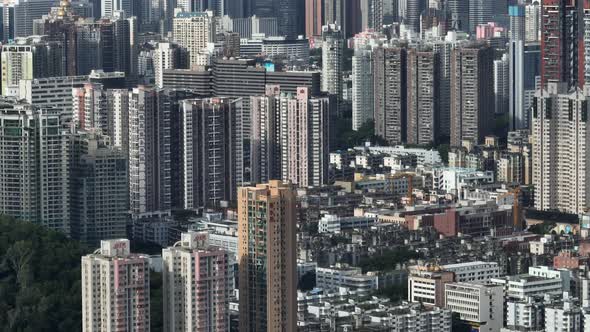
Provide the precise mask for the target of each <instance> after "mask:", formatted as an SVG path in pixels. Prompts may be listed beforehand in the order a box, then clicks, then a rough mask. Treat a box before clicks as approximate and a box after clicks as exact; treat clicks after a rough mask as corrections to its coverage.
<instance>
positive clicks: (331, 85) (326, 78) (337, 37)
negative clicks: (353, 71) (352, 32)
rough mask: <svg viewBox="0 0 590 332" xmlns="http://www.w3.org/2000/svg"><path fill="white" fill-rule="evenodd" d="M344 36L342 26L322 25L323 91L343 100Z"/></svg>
mask: <svg viewBox="0 0 590 332" xmlns="http://www.w3.org/2000/svg"><path fill="white" fill-rule="evenodd" d="M343 56H344V37H343V35H342V31H341V30H340V27H339V26H337V25H335V24H328V25H325V26H323V27H322V91H325V92H327V93H329V94H332V95H335V96H336V97H337V99H338V102H339V103H340V102H341V101H342V70H343V65H344V64H343Z"/></svg>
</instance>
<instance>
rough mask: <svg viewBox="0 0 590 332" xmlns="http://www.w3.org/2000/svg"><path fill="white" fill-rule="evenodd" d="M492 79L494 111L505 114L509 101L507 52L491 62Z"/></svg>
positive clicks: (508, 60) (508, 61) (508, 62)
mask: <svg viewBox="0 0 590 332" xmlns="http://www.w3.org/2000/svg"><path fill="white" fill-rule="evenodd" d="M493 66H494V68H493V80H494V87H493V89H494V113H495V114H506V113H508V110H509V101H510V59H509V57H508V54H503V55H502V57H501V58H500V59H496V60H494V63H493Z"/></svg>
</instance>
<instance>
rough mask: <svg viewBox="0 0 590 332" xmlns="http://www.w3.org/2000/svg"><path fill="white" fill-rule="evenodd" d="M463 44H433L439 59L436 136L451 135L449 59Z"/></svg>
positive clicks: (447, 42) (445, 42) (437, 42)
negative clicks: (454, 50)
mask: <svg viewBox="0 0 590 332" xmlns="http://www.w3.org/2000/svg"><path fill="white" fill-rule="evenodd" d="M463 43H465V41H463V40H455V41H452V40H450V41H449V40H444V41H435V42H433V43H432V44H431V45H432V49H433V50H434V51H435V52H436V53H437V54H438V57H439V65H440V66H439V74H440V75H439V77H440V79H439V102H438V108H439V112H438V123H439V125H438V129H437V131H438V135H440V136H444V137H450V135H451V57H452V54H453V49H455V48H456V47H459V46H460V45H461V44H463Z"/></svg>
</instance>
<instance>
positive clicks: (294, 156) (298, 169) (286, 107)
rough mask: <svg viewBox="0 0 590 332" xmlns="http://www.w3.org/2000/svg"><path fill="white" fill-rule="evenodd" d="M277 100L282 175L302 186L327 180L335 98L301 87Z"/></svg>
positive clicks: (313, 184) (323, 182)
mask: <svg viewBox="0 0 590 332" xmlns="http://www.w3.org/2000/svg"><path fill="white" fill-rule="evenodd" d="M280 102H281V112H280V116H281V119H280V122H281V132H280V145H281V168H282V171H281V173H282V179H283V180H284V181H289V182H291V183H293V184H297V185H299V186H302V187H307V186H322V185H324V184H327V183H328V164H329V151H330V148H329V146H330V145H329V144H330V143H329V137H330V117H331V116H332V115H333V114H334V109H335V105H334V99H332V100H330V98H329V97H323V96H322V97H313V96H311V93H310V90H309V88H305V87H301V88H299V89H298V91H297V94H296V95H295V96H290V95H282V96H281V101H280Z"/></svg>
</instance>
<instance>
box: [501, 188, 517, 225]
mask: <svg viewBox="0 0 590 332" xmlns="http://www.w3.org/2000/svg"><path fill="white" fill-rule="evenodd" d="M510 195H512V196H513V197H514V198H513V201H512V226H513V227H514V228H515V229H518V230H520V229H522V223H521V222H520V213H521V211H520V201H519V199H518V197H519V196H520V187H516V188H514V189H512V190H510V191H508V192H506V193H504V194H502V195H500V196H498V199H497V200H496V201H497V202H499V201H500V200H502V199H503V198H504V197H507V196H510Z"/></svg>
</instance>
